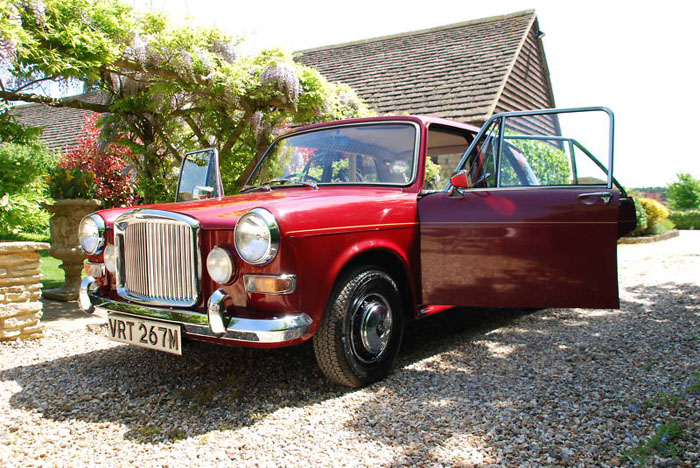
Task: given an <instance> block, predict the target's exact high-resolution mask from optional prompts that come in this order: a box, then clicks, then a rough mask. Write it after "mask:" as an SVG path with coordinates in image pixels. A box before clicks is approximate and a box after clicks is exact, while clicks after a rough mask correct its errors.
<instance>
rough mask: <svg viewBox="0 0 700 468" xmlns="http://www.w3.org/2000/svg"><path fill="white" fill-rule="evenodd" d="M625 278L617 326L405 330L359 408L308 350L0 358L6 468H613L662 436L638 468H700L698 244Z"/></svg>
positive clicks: (78, 349)
mask: <svg viewBox="0 0 700 468" xmlns="http://www.w3.org/2000/svg"><path fill="white" fill-rule="evenodd" d="M619 265H620V285H621V300H622V308H621V310H581V309H547V310H539V311H535V312H532V311H528V312H525V311H521V312H515V313H513V312H509V313H504V312H501V311H490V312H483V311H482V312H479V313H476V312H465V311H461V314H459V313H453V314H450V315H449V316H446V317H436V318H433V319H429V320H426V321H421V322H417V323H416V324H415V325H414V326H413V327H412V328H411V330H409V332H408V335H407V339H406V344H405V346H404V348H403V350H402V352H401V354H400V357H399V363H398V366H397V369H396V371H395V372H393V373H392V375H391V376H390V377H389V378H388V379H386V380H385V381H383V382H380V383H379V384H375V385H373V386H371V387H369V388H366V389H363V390H359V391H344V390H342V389H338V388H337V387H333V386H331V385H329V384H327V383H326V381H325V380H324V379H323V377H322V375H321V374H320V372H319V371H318V370H317V369H316V367H315V365H314V358H313V351H312V349H311V347H310V346H308V345H307V346H303V347H301V348H297V349H292V350H289V349H287V350H275V351H253V350H246V349H235V348H222V347H217V346H211V345H206V344H200V343H190V344H188V346H187V347H186V348H185V354H184V356H182V357H177V356H170V355H166V354H158V353H156V352H151V351H148V350H142V349H138V348H134V347H128V346H124V345H120V344H116V343H112V342H110V341H107V340H106V339H105V338H104V337H102V336H99V333H101V332H102V331H101V330H99V329H98V330H97V331H96V332H90V331H87V330H74V331H68V332H59V331H53V330H48V331H47V332H46V337H45V338H43V339H41V340H38V341H31V342H10V343H2V344H0V466H22V467H27V466H71V467H72V466H92V465H98V466H128V465H133V466H168V467H176V466H193V465H194V466H197V465H206V466H248V465H249V466H275V467H276V466H329V465H337V466H402V465H409V466H414V465H415V466H472V465H474V466H488V465H497V466H543V465H545V466H547V465H561V466H593V465H596V466H611V465H619V464H621V463H622V464H624V463H630V464H631V462H623V461H622V460H623V456H622V454H623V452H624V451H625V450H630V449H634V448H635V447H637V448H638V449H639V450H642V452H643V449H644V447H645V443H646V441H647V440H648V439H649V438H650V437H652V436H654V435H655V434H659V435H660V439H664V437H663V436H662V434H661V433H660V431H661V432H663V429H664V428H666V427H670V426H669V425H672V426H674V427H676V428H680V429H681V430H682V433H680V434H678V433H677V432H673V431H672V432H671V433H667V434H666V436H665V440H660V441H659V440H657V442H658V444H660V445H659V447H661V448H663V449H664V452H663V453H662V454H661V455H651V457H650V458H649V464H651V465H658V466H679V465H680V466H689V467H697V466H700V416H699V415H700V390H697V389H696V388H695V387H693V386H692V385H693V384H697V382H698V379H700V374H695V373H698V372H700V359H699V358H700V232H687V231H686V232H683V233H682V234H681V236H680V237H678V238H676V239H672V240H668V241H664V242H660V243H655V244H640V245H622V246H620V247H619ZM694 374H695V375H694ZM699 386H700V385H699ZM657 439H659V437H657ZM639 450H638V451H637V452H630V453H631V454H632V457H633V458H634V457H637V459H639V454H640V453H642V452H639ZM672 453H675V454H676V455H675V456H676V458H675V460H674V459H673V458H672ZM635 454H636V455H635Z"/></svg>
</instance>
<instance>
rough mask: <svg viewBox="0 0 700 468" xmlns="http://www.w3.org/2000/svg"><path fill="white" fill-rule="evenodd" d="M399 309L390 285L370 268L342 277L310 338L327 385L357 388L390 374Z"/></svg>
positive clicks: (398, 330)
mask: <svg viewBox="0 0 700 468" xmlns="http://www.w3.org/2000/svg"><path fill="white" fill-rule="evenodd" d="M403 319H404V317H403V305H402V302H401V296H400V294H399V289H398V287H397V286H396V283H395V282H394V280H393V279H392V278H391V276H389V275H388V274H387V273H385V272H384V271H382V270H380V269H378V268H376V267H371V266H367V267H361V268H357V269H355V270H352V271H350V272H349V273H348V274H345V275H343V276H342V277H341V278H340V280H339V281H338V283H337V284H336V286H335V288H334V289H333V293H332V294H331V298H330V300H329V301H328V305H327V306H326V311H325V314H324V316H323V321H322V322H321V325H320V327H319V329H318V331H317V332H316V335H315V336H314V340H313V341H314V352H315V354H316V360H317V361H318V365H319V367H320V368H321V370H322V371H323V373H324V374H326V376H327V377H328V378H329V379H330V380H332V381H333V382H336V383H339V384H341V385H345V386H348V387H355V388H357V387H363V386H365V385H369V384H371V383H373V382H376V381H378V380H381V379H383V378H384V377H385V376H386V375H387V374H388V373H389V371H390V370H391V366H392V364H393V362H394V358H395V357H396V354H397V353H398V351H399V347H400V346H401V338H402V336H403Z"/></svg>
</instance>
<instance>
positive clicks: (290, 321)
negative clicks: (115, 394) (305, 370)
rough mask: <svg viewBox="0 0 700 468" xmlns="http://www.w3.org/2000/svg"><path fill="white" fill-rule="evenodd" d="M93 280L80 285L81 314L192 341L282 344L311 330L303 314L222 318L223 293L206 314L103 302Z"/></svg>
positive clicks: (212, 298) (211, 302)
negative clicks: (172, 331) (124, 319)
mask: <svg viewBox="0 0 700 468" xmlns="http://www.w3.org/2000/svg"><path fill="white" fill-rule="evenodd" d="M97 290H98V284H97V281H96V280H95V278H93V277H92V276H87V277H85V278H84V279H83V281H82V282H81V283H80V293H79V296H78V305H79V306H80V309H81V310H82V311H83V312H86V313H88V314H92V313H95V312H101V313H106V314H110V313H114V314H120V315H128V316H132V317H140V318H144V319H154V320H159V321H162V322H170V323H177V324H180V325H182V327H183V328H184V332H185V333H186V334H187V335H190V336H192V337H194V338H196V337H205V338H218V339H221V340H226V341H239V342H240V341H244V342H249V343H282V342H286V341H292V340H296V339H298V338H301V337H303V336H304V335H305V334H306V332H307V331H308V330H309V328H310V327H311V322H312V321H311V317H309V316H308V315H306V314H303V313H302V314H290V315H284V316H281V317H278V318H274V319H251V318H243V317H228V316H226V315H224V310H225V307H224V302H225V300H226V298H227V296H226V293H225V292H224V291H222V290H218V291H216V292H215V293H214V294H212V296H211V298H210V299H209V303H208V307H207V311H208V313H207V314H202V313H198V312H193V311H191V310H185V309H170V308H164V307H148V306H144V305H140V304H134V303H130V302H121V301H115V300H113V299H106V298H103V297H100V296H98V295H97V294H96V291H97Z"/></svg>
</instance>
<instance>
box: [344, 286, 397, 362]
mask: <svg viewBox="0 0 700 468" xmlns="http://www.w3.org/2000/svg"><path fill="white" fill-rule="evenodd" d="M354 316H355V320H356V321H357V322H356V323H358V322H359V323H358V324H359V335H360V336H359V338H360V340H359V342H360V343H358V344H361V345H362V348H364V349H363V350H362V352H360V353H358V352H357V351H360V350H357V349H356V350H355V351H356V353H355V354H356V355H357V356H358V357H360V358H362V360H364V361H366V362H371V361H375V360H377V359H378V358H379V357H380V356H381V355H382V354H383V353H384V351H385V350H386V348H387V346H388V345H389V340H390V339H391V331H392V323H393V317H392V313H391V306H390V305H389V301H387V300H386V298H385V297H384V296H382V295H381V294H377V293H372V294H368V295H367V296H365V297H363V298H361V299H360V300H359V301H358V302H357V309H356V313H355V314H354ZM353 328H355V327H353ZM353 341H355V340H353Z"/></svg>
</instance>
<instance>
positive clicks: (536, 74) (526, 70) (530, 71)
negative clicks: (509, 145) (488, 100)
mask: <svg viewBox="0 0 700 468" xmlns="http://www.w3.org/2000/svg"><path fill="white" fill-rule="evenodd" d="M538 31H539V26H538V23H537V21H535V22H534V23H533V25H532V28H530V31H529V32H528V34H527V37H526V39H525V42H524V44H523V47H522V49H521V50H520V53H519V54H518V57H517V59H516V61H515V64H514V66H513V69H512V70H511V73H510V75H509V76H508V79H507V80H506V84H505V86H504V88H503V91H502V93H501V96H500V97H499V99H498V102H497V104H496V108H495V112H496V113H498V112H508V111H520V110H526V109H547V108H552V107H555V104H554V97H553V95H552V91H551V84H550V82H549V69H548V68H547V59H546V57H545V54H544V48H543V47H542V42H541V41H540V39H539V38H538V37H537V33H538ZM518 121H519V122H518V123H521V124H524V123H525V122H527V126H523V127H522V128H519V130H521V131H523V132H525V133H538V134H542V133H544V132H546V133H547V134H550V135H558V134H559V133H560V132H559V124H558V121H557V118H556V116H538V117H531V118H528V119H527V120H526V121H525V120H523V119H518Z"/></svg>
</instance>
